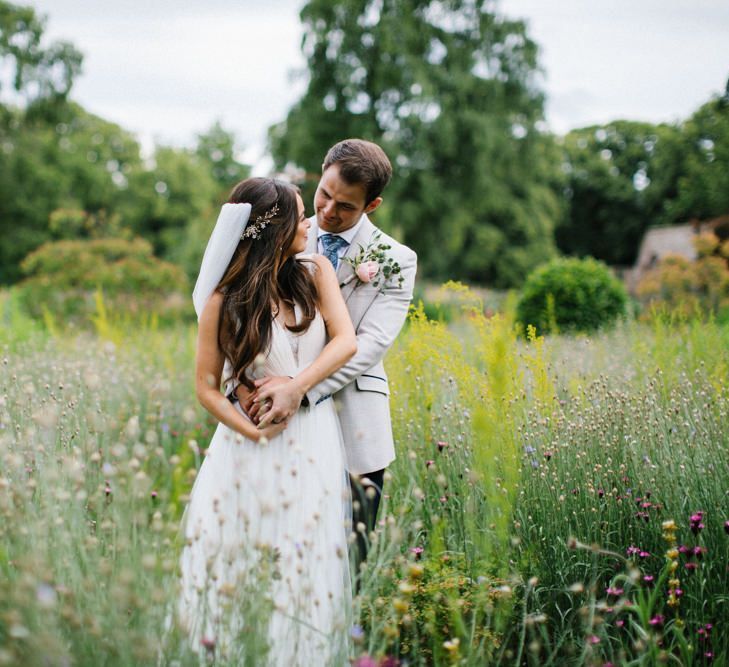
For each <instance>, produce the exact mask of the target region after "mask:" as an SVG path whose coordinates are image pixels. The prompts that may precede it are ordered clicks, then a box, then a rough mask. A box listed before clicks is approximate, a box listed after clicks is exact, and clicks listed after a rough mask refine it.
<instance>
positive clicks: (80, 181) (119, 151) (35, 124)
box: [0, 103, 142, 283]
mask: <svg viewBox="0 0 729 667" xmlns="http://www.w3.org/2000/svg"><path fill="white" fill-rule="evenodd" d="M8 119H9V121H8V122H7V123H6V124H5V125H4V126H3V125H0V235H1V236H2V239H3V241H2V243H0V283H9V282H14V281H15V280H17V279H18V278H19V277H20V270H19V265H20V261H21V259H22V258H23V257H25V255H27V254H28V253H29V252H30V251H31V250H33V249H34V248H36V247H37V246H39V245H40V244H42V243H44V242H46V241H49V240H52V239H57V238H70V237H71V236H73V234H71V231H72V227H73V226H72V225H65V224H64V225H62V224H60V221H61V219H62V216H61V217H59V216H56V218H55V223H56V224H51V217H52V214H53V213H54V212H55V211H59V210H60V211H77V212H78V211H81V212H84V213H85V214H87V215H89V216H93V217H94V218H96V219H98V220H102V219H103V218H104V217H105V216H106V215H107V214H109V215H111V214H112V213H113V212H114V211H115V210H116V208H117V206H118V204H119V202H120V199H121V197H122V196H124V193H125V191H126V188H127V187H128V176H129V174H130V173H131V172H132V171H133V170H135V169H139V168H141V167H142V164H141V159H140V156H139V145H138V144H137V142H136V140H135V139H134V138H133V137H132V136H131V135H130V134H128V133H127V132H125V131H124V130H122V129H121V128H120V127H119V126H118V125H115V124H114V123H109V122H107V121H104V120H102V119H101V118H99V117H97V116H94V115H92V114H89V113H87V112H86V111H84V110H83V109H82V108H81V107H79V106H78V105H76V104H72V103H66V104H64V105H63V106H62V107H59V108H58V109H57V110H56V121H57V122H54V123H48V122H41V121H39V120H38V119H30V120H29V119H28V118H27V117H26V115H25V113H24V112H22V111H20V110H18V109H14V110H10V111H9V113H8ZM84 229H85V230H86V231H83V230H84ZM76 231H77V232H78V234H79V236H81V237H84V236H93V234H92V233H91V228H89V227H88V226H87V225H84V226H83V228H82V227H79V228H78V229H77V230H76Z"/></svg>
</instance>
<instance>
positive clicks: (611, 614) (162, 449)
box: [0, 295, 729, 665]
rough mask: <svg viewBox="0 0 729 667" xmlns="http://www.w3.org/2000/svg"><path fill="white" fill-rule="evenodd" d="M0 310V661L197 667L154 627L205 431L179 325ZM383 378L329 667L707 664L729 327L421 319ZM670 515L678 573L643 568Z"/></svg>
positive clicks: (718, 597) (726, 507) (724, 487)
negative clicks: (374, 461) (73, 323)
mask: <svg viewBox="0 0 729 667" xmlns="http://www.w3.org/2000/svg"><path fill="white" fill-rule="evenodd" d="M463 302H464V303H466V304H467V305H470V306H473V305H477V304H475V302H474V301H473V300H469V299H465V298H464V299H463ZM507 310H508V307H507ZM0 314H1V315H2V317H3V318H4V320H3V321H4V323H9V324H10V325H11V327H10V328H9V329H8V328H4V329H3V331H4V333H3V337H2V338H0V352H1V354H0V357H2V358H1V359H0V361H1V362H2V364H3V367H2V371H3V372H2V375H1V376H0V665H1V664H11V665H16V664H17V665H42V664H51V665H55V664H78V665H147V664H150V665H152V664H158V663H159V664H180V665H187V664H198V662H200V660H201V658H199V657H198V656H197V655H196V654H194V653H193V652H191V651H190V650H189V648H188V647H187V646H186V644H185V642H184V640H183V638H182V637H181V636H180V634H179V632H177V631H176V630H175V629H174V627H173V628H172V629H166V628H165V621H166V618H167V616H168V612H169V609H170V606H171V604H172V603H173V601H174V599H175V582H176V575H177V572H176V568H177V559H178V554H179V548H180V544H179V536H178V531H179V520H180V516H181V512H182V510H183V508H184V504H185V501H186V494H187V493H188V492H189V488H190V485H191V482H192V479H193V478H194V475H195V472H196V470H197V467H199V465H200V461H201V455H200V451H199V450H200V448H204V447H205V446H206V443H207V440H208V439H209V437H210V435H211V430H212V425H213V424H212V422H211V420H210V419H209V418H207V416H206V415H205V414H204V412H203V411H202V409H201V408H199V407H198V406H197V405H196V403H195V400H194V394H193V387H192V373H193V354H194V336H195V331H194V328H191V327H189V326H187V325H180V326H178V327H174V328H166V329H165V328H160V327H158V326H155V325H154V323H152V322H150V323H148V324H147V326H145V327H140V326H133V324H132V323H131V322H129V321H125V320H114V318H113V316H112V315H110V314H105V315H104V316H103V317H101V316H100V317H99V318H97V321H96V323H95V330H94V331H93V332H86V333H82V332H73V331H65V332H63V331H61V330H60V329H59V327H58V325H57V324H55V325H54V324H49V323H48V322H47V323H46V324H45V325H39V324H37V323H34V322H33V321H31V320H28V319H27V318H24V317H23V315H22V313H21V312H20V311H19V310H18V309H17V308H15V307H14V306H13V304H12V297H8V296H7V295H6V296H5V297H3V300H2V301H0ZM54 326H55V328H54ZM387 365H388V370H389V373H390V379H391V385H392V390H393V395H392V415H393V427H394V430H395V436H396V441H397V450H398V459H397V461H396V462H395V463H394V464H393V465H392V466H391V468H390V470H389V478H388V481H387V483H386V490H385V491H386V494H387V497H386V498H385V499H384V504H383V509H382V514H381V516H380V519H381V521H380V524H381V525H380V526H379V528H378V530H377V532H376V533H375V534H374V535H372V536H371V538H372V543H373V544H372V550H371V554H370V558H369V561H368V565H367V566H366V567H365V568H364V569H363V570H362V571H361V572H360V573H358V574H357V576H358V577H359V579H360V594H359V595H358V596H357V598H356V600H355V619H354V620H355V623H356V624H357V625H358V626H360V627H361V632H360V631H358V632H357V633H356V641H353V643H352V646H351V656H352V658H353V659H354V658H361V657H362V656H364V655H368V656H373V657H374V658H376V659H377V660H381V659H384V658H385V657H386V656H390V657H393V658H398V659H399V660H401V661H402V660H407V661H408V664H409V665H449V664H460V665H484V664H501V665H512V664H527V665H602V664H605V663H608V662H612V663H613V664H616V665H617V664H633V665H652V664H656V663H659V662H661V661H668V663H669V664H681V665H689V664H691V665H701V664H705V659H704V658H703V657H702V656H703V655H704V653H706V652H707V651H711V652H713V653H714V654H715V659H714V664H724V663H726V662H728V661H729V643H728V642H729V640H728V639H727V637H729V633H727V632H726V625H727V622H728V621H729V611H728V610H727V605H729V592H728V591H729V575H728V572H727V567H726V563H727V562H729V535H727V533H726V528H725V523H724V522H726V521H727V520H729V451H728V450H729V388H728V387H727V383H726V378H727V370H728V368H729V329H728V328H727V327H722V326H720V325H718V324H715V323H711V322H708V323H707V322H703V323H702V322H698V321H688V322H673V323H666V322H661V321H656V322H655V323H654V324H652V325H646V324H638V323H632V322H629V323H626V324H623V325H621V326H620V327H619V328H617V329H615V330H613V331H611V332H608V333H604V334H599V335H595V336H594V337H591V338H584V337H583V338H572V337H554V338H549V339H541V338H533V339H532V340H530V341H525V340H523V339H521V338H519V337H518V336H517V335H516V333H515V328H514V325H513V322H512V321H511V319H510V318H509V317H508V316H504V315H499V316H496V317H493V318H485V317H484V316H483V315H482V314H481V310H480V309H479V308H477V307H476V308H472V309H471V310H469V311H468V312H467V313H466V314H464V315H463V316H460V317H456V318H454V319H453V321H451V322H450V323H449V324H445V323H438V322H433V321H429V320H427V319H426V318H425V316H424V314H423V313H422V312H420V313H415V314H414V315H413V317H412V318H411V321H410V323H409V326H408V327H407V330H406V331H405V332H404V333H403V335H402V336H401V337H400V339H399V341H398V343H397V345H396V347H395V348H394V349H393V350H392V351H391V353H390V355H389V356H388V359H387ZM698 511H701V512H703V515H702V521H701V522H702V524H703V528H702V529H701V530H698V531H697V532H696V534H695V533H694V532H693V531H692V530H691V529H690V521H689V517H690V516H691V515H692V514H695V513H696V512H698ZM668 520H673V521H675V524H676V531H675V536H676V539H677V543H676V546H681V545H684V546H687V547H690V548H694V547H702V548H703V549H704V550H705V551H703V550H702V552H701V556H702V557H701V558H700V559H699V558H697V557H691V558H690V559H689V558H688V557H687V556H685V555H683V554H679V555H677V556H676V557H675V558H667V557H666V553H667V550H668V549H669V547H671V546H672V545H671V544H670V543H669V542H668V541H667V537H670V534H671V533H670V531H669V533H665V530H664V528H663V522H665V521H668ZM631 547H635V548H637V549H638V551H639V552H643V553H644V554H649V555H643V556H641V555H640V554H639V553H636V554H633V553H632V550H631V553H630V554H629V551H628V550H629V549H630V548H631ZM672 562H675V563H678V565H677V569H676V571H675V572H669V569H670V568H671V567H673V566H672V565H671V563H672ZM689 562H690V563H693V564H694V565H692V566H691V568H692V569H687V568H686V563H689ZM646 576H648V577H649V578H650V577H653V583H652V584H651V583H650V581H649V580H648V581H647V580H646V579H645V577H646ZM673 579H677V580H678V581H679V586H676V584H675V582H674V583H673V584H671V583H670V581H671V580H673ZM608 587H610V591H611V592H610V593H608V590H607V589H608ZM676 587H679V588H680V590H681V591H682V592H683V594H682V595H681V597H680V598H679V599H680V604H679V605H678V607H670V606H669V605H668V596H669V590H670V589H672V588H673V589H675V588H676ZM618 591H619V592H618ZM707 623H710V624H712V625H713V629H712V630H711V631H710V633H709V639H706V638H705V637H706V635H705V633H704V634H701V633H700V630H705V624H707ZM702 637H704V639H702ZM203 662H204V660H203ZM217 664H225V661H224V660H218V661H217Z"/></svg>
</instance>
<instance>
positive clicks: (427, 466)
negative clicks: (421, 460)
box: [425, 459, 435, 468]
mask: <svg viewBox="0 0 729 667" xmlns="http://www.w3.org/2000/svg"><path fill="white" fill-rule="evenodd" d="M434 463H435V461H433V459H428V460H427V461H426V462H425V467H426V468H430V466H432V465H433V464H434Z"/></svg>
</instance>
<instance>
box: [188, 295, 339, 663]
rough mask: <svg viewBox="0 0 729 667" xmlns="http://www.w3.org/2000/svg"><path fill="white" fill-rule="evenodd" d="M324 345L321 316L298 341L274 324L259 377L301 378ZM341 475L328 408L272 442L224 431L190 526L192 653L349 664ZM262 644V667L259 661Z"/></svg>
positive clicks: (209, 459) (196, 494)
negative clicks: (297, 376) (256, 655)
mask: <svg viewBox="0 0 729 667" xmlns="http://www.w3.org/2000/svg"><path fill="white" fill-rule="evenodd" d="M296 315H297V321H298V318H299V317H300V311H299V309H298V308H297V309H296ZM325 342H326V329H325V326H324V321H323V319H322V317H321V314H319V313H317V316H316V318H315V319H314V320H313V321H312V323H311V325H310V326H309V328H308V329H307V330H306V331H305V332H303V333H301V334H297V335H295V334H292V333H291V332H290V331H289V330H288V329H286V328H285V327H284V326H283V325H281V324H279V323H278V321H276V320H274V323H273V328H272V342H271V346H270V350H269V352H268V353H267V355H265V361H264V362H263V363H262V366H261V367H259V368H257V369H256V371H255V373H253V375H254V376H255V377H263V376H268V375H280V376H286V375H288V376H294V375H296V374H297V373H298V372H299V370H300V369H303V368H305V367H306V366H308V365H309V364H310V363H311V362H312V361H313V360H314V359H315V358H316V357H317V355H318V354H319V353H320V352H321V350H322V348H323V347H324V345H325ZM221 400H224V399H222V398H221ZM238 409H240V408H239V407H238ZM344 471H345V463H344V460H343V449H342V442H341V432H340V429H339V422H338V420H337V416H336V412H335V408H334V402H333V401H332V400H331V399H330V400H326V401H323V402H321V403H320V404H319V405H315V406H312V407H309V408H301V409H300V410H299V411H298V412H297V413H296V414H295V415H294V416H293V417H292V418H291V420H290V422H289V426H288V427H287V429H286V430H285V431H284V432H283V433H282V434H280V435H279V436H277V437H275V438H273V439H271V441H270V442H268V443H267V444H259V443H256V442H253V441H251V440H248V439H246V438H244V437H242V436H241V435H239V434H237V433H235V432H233V431H232V430H230V429H229V428H228V427H226V426H225V425H223V424H219V425H218V427H217V430H216V431H215V434H214V436H213V439H212V442H211V443H210V447H209V449H208V451H207V454H206V456H205V460H204V462H203V464H202V466H201V468H200V471H199V473H198V475H197V479H196V480H195V484H194V486H193V489H192V492H191V495H190V501H189V504H188V506H187V509H186V510H185V515H184V517H183V530H184V535H185V540H186V542H185V547H184V549H183V553H182V556H181V593H180V597H179V601H178V614H179V618H180V620H181V622H182V624H183V627H185V628H186V630H187V632H188V633H189V635H190V637H191V641H192V642H193V646H194V647H196V650H202V649H201V648H200V647H201V646H204V647H207V648H208V649H211V647H213V646H214V650H215V652H216V654H218V655H223V656H225V658H226V659H228V660H230V661H231V664H243V663H244V660H245V662H246V664H256V665H259V664H264V662H265V664H267V665H275V666H277V667H278V666H279V665H281V666H283V665H286V666H289V665H302V666H307V667H309V666H310V665H342V664H344V663H345V661H346V653H347V650H346V649H347V647H346V637H347V628H348V613H349V610H350V608H351V589H350V584H349V570H348V555H347V539H346V538H347V528H346V526H347V524H346V521H347V516H346V514H347V507H348V496H347V493H348V485H347V484H346V477H345V472H344ZM266 645H267V646H268V653H267V656H266V658H265V660H264V659H262V658H260V657H259V658H258V659H255V658H253V655H252V654H253V653H255V652H256V651H261V650H262V651H263V652H265V651H266ZM211 650H212V649H211ZM259 655H260V653H259Z"/></svg>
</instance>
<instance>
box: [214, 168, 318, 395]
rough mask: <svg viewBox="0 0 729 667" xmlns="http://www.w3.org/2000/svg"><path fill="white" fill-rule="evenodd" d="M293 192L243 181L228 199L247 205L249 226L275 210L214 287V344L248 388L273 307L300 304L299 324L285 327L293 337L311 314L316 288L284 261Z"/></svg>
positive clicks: (272, 183) (298, 266)
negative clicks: (218, 300) (218, 304)
mask: <svg viewBox="0 0 729 667" xmlns="http://www.w3.org/2000/svg"><path fill="white" fill-rule="evenodd" d="M297 193H298V191H297V189H296V188H295V187H294V186H293V185H290V184H289V183H284V182H283V181H278V180H276V179H273V178H248V179H246V180H245V181H241V182H240V183H238V185H236V186H235V187H234V188H233V191H232V192H231V194H230V198H229V199H228V202H229V203H231V204H241V203H248V204H250V205H251V207H252V209H251V215H250V219H249V223H248V224H249V225H250V224H252V223H253V222H254V221H255V220H256V218H257V217H258V216H264V215H266V214H267V213H270V212H271V211H272V210H273V209H274V206H277V207H278V210H277V212H276V213H275V215H274V216H273V217H271V218H270V220H269V222H268V224H267V225H266V226H265V228H264V229H263V230H262V231H261V232H260V233H259V234H258V235H257V237H256V238H245V239H242V240H241V241H240V242H239V243H238V247H237V248H236V250H235V253H234V254H233V258H232V259H231V260H230V264H229V265H228V268H227V269H226V271H225V273H224V274H223V277H222V279H221V281H220V283H219V284H218V290H219V291H221V292H222V293H223V307H222V308H221V311H220V326H219V329H218V330H219V334H218V343H219V345H220V348H221V349H222V351H223V353H224V354H225V356H226V357H227V358H228V359H229V360H230V362H231V364H232V366H233V372H232V377H235V378H237V379H238V380H239V381H240V382H241V383H243V384H244V385H245V386H246V387H248V389H253V384H252V382H251V380H250V378H249V377H247V375H246V369H247V368H248V367H249V366H251V364H252V363H253V360H254V359H255V358H256V356H257V355H258V354H260V353H264V354H265V353H266V352H267V351H268V349H269V346H270V344H271V331H272V328H273V318H274V317H275V316H276V314H277V313H275V312H274V307H275V306H276V305H278V304H280V303H285V304H288V305H289V306H290V307H292V308H293V305H294V303H296V304H298V305H299V307H300V308H301V315H302V317H301V321H300V322H299V323H297V324H296V325H295V326H290V327H288V328H289V329H290V330H291V331H293V332H296V333H300V332H303V331H306V330H307V329H308V328H309V325H310V324H311V321H312V320H313V319H314V317H315V315H316V300H317V292H316V286H315V284H314V280H313V278H312V275H311V272H310V271H309V270H308V268H307V267H306V266H304V264H303V262H304V261H305V260H299V259H296V257H288V258H287V257H286V251H287V250H288V248H289V247H290V246H291V244H292V242H293V241H294V237H295V236H296V232H297V228H298V218H299V213H298V209H297V201H296V195H297ZM226 379H227V378H226Z"/></svg>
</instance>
